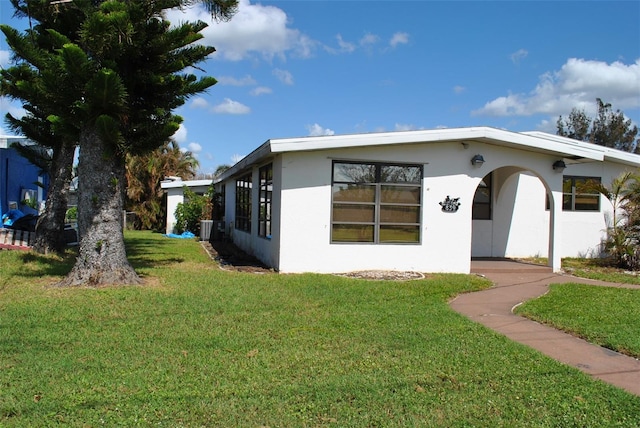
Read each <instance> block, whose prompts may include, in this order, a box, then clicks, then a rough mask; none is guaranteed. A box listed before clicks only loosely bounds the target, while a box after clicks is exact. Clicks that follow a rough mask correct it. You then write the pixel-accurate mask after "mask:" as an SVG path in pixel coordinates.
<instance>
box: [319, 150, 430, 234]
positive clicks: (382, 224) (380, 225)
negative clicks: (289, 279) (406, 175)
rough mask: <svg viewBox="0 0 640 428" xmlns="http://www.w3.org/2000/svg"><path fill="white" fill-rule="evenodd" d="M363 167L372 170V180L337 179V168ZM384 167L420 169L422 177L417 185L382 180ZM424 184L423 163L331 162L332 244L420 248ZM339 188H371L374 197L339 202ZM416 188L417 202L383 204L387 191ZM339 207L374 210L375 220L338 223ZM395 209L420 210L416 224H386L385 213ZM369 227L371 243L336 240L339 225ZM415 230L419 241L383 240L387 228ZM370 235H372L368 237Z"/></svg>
mask: <svg viewBox="0 0 640 428" xmlns="http://www.w3.org/2000/svg"><path fill="white" fill-rule="evenodd" d="M340 164H346V165H349V164H351V165H363V166H364V167H365V168H367V169H369V171H370V170H371V168H373V171H374V173H373V175H374V176H373V177H371V176H370V177H368V178H367V179H365V180H363V181H359V180H355V179H354V180H351V181H345V180H339V179H336V165H340ZM385 167H400V168H418V171H417V172H418V175H419V178H418V180H417V182H402V181H398V182H396V181H383V180H382V171H383V168H385ZM423 182H424V165H423V164H410V163H398V162H371V161H350V160H334V161H333V162H332V163H331V219H330V223H331V229H330V243H331V244H370V245H371V244H373V245H420V244H421V243H422V221H423V220H422V213H423V199H424V198H423V188H424V185H423ZM339 185H348V186H355V187H357V188H359V189H360V190H365V191H366V190H367V188H370V189H372V190H373V192H371V193H370V195H372V196H373V200H372V201H354V200H351V201H349V200H336V198H335V196H336V193H335V189H336V186H339ZM403 187H406V188H407V189H411V188H413V189H415V191H416V194H417V199H418V202H417V203H410V202H388V201H384V200H383V198H384V196H385V195H384V192H385V191H389V190H392V189H393V188H400V189H401V188H403ZM336 206H343V207H353V208H356V209H357V208H359V207H361V208H364V209H366V208H367V207H369V208H371V209H373V219H372V221H366V222H364V221H345V220H342V221H337V220H336V219H335V218H334V217H335V215H334V211H335V209H336ZM385 208H386V209H387V210H393V209H394V208H396V209H397V208H400V209H402V208H415V209H417V213H416V217H417V221H416V222H403V221H385V220H384V219H383V218H382V217H383V216H384V214H383V211H384V210H385ZM359 225H361V226H369V227H371V228H372V230H371V231H369V234H370V235H371V239H369V240H339V239H338V238H336V229H337V228H339V227H340V226H343V227H348V226H359ZM407 226H410V227H415V228H416V232H417V239H416V240H408V241H401V240H386V239H384V238H383V235H384V231H385V229H386V230H387V231H390V230H391V229H393V228H394V227H407ZM367 236H369V235H367Z"/></svg>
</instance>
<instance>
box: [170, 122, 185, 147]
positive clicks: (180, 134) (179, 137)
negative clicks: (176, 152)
mask: <svg viewBox="0 0 640 428" xmlns="http://www.w3.org/2000/svg"><path fill="white" fill-rule="evenodd" d="M173 140H174V141H175V142H176V143H178V145H180V144H183V143H184V142H185V141H187V127H186V126H184V124H182V123H181V124H180V127H179V128H178V130H177V131H176V133H175V134H173Z"/></svg>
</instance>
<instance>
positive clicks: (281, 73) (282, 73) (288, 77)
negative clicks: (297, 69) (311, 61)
mask: <svg viewBox="0 0 640 428" xmlns="http://www.w3.org/2000/svg"><path fill="white" fill-rule="evenodd" d="M273 75H274V76H276V77H277V78H278V80H280V81H281V82H282V83H284V84H285V85H293V75H292V74H291V73H290V72H288V71H287V70H280V69H279V68H276V69H275V70H273Z"/></svg>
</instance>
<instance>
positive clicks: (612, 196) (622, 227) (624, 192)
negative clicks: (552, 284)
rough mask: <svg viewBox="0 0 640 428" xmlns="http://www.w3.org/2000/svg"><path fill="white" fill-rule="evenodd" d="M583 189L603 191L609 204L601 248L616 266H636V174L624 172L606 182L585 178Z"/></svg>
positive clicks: (639, 198) (639, 208)
mask: <svg viewBox="0 0 640 428" xmlns="http://www.w3.org/2000/svg"><path fill="white" fill-rule="evenodd" d="M582 189H583V191H587V192H599V193H601V194H603V195H604V196H605V197H606V198H607V199H608V200H609V201H610V202H611V205H612V206H613V213H612V214H613V216H612V221H611V225H610V226H609V227H608V228H607V241H606V242H605V250H606V251H607V252H608V253H609V254H610V255H611V257H612V258H613V260H614V263H615V264H616V265H617V266H620V267H624V268H628V269H638V268H640V248H639V246H640V173H638V172H637V171H636V172H632V171H627V172H624V173H623V174H621V175H620V176H618V177H616V178H615V179H613V181H612V182H611V184H610V185H609V186H608V187H607V186H606V185H604V184H602V183H600V182H596V181H592V180H591V181H588V182H586V183H585V184H584V186H582Z"/></svg>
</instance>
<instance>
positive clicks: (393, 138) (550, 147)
mask: <svg viewBox="0 0 640 428" xmlns="http://www.w3.org/2000/svg"><path fill="white" fill-rule="evenodd" d="M446 141H460V142H464V141H478V142H483V143H487V144H495V145H499V146H505V147H512V148H516V149H521V150H528V151H533V152H538V153H551V154H554V155H556V156H559V157H562V158H569V159H586V160H592V161H603V160H604V159H605V156H606V157H607V158H608V159H611V160H614V161H616V162H620V163H625V164H629V165H635V166H638V161H637V160H636V159H637V157H638V155H633V154H629V153H626V152H621V151H619V150H614V151H613V152H610V150H613V149H609V151H608V150H603V149H606V148H603V147H602V146H597V145H595V144H590V143H585V142H582V141H577V140H573V139H571V138H566V137H561V136H558V135H552V134H547V133H544V132H538V131H533V132H512V131H506V130H503V129H498V128H491V127H487V126H480V127H468V128H442V129H430V130H419V131H395V132H380V133H365V134H347V135H328V136H318V137H298V138H278V139H271V140H267V141H266V142H265V143H263V144H262V145H261V146H260V147H258V148H257V149H255V150H254V151H253V152H251V153H250V154H249V155H247V156H246V157H244V158H243V159H242V160H240V161H239V162H238V163H236V164H235V165H233V166H232V167H231V168H229V169H228V170H227V171H225V172H224V173H223V174H222V175H220V177H218V178H217V179H216V180H215V182H216V183H219V182H221V181H224V180H226V179H228V178H231V177H233V176H234V175H237V174H238V173H239V172H242V171H243V170H245V169H246V168H248V167H250V166H251V165H254V164H257V163H259V162H261V161H263V160H264V159H265V158H266V157H267V156H269V155H271V154H274V153H286V152H298V151H312V150H328V149H337V148H357V147H371V146H385V145H395V144H416V143H436V142H446Z"/></svg>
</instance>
